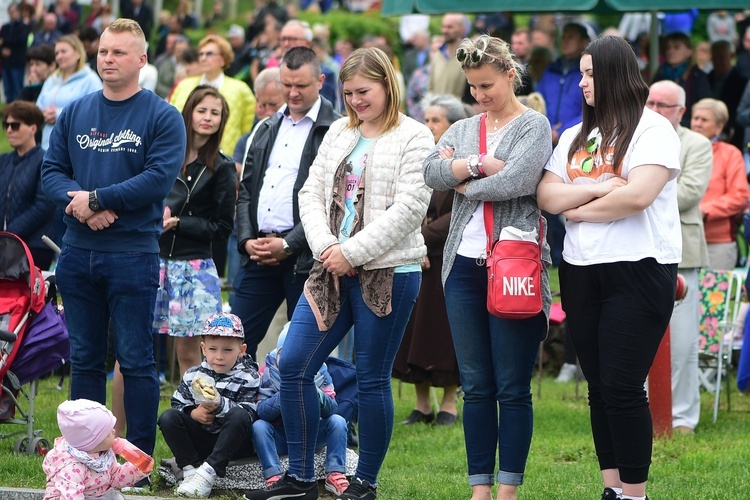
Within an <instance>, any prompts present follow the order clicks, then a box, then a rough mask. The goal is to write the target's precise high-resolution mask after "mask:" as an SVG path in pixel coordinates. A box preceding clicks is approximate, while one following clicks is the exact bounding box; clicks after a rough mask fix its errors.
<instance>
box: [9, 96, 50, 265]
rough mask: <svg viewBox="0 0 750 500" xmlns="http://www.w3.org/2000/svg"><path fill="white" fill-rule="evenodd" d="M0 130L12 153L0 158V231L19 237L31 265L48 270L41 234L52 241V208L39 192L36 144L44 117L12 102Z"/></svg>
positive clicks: (32, 107)
mask: <svg viewBox="0 0 750 500" xmlns="http://www.w3.org/2000/svg"><path fill="white" fill-rule="evenodd" d="M2 116H3V122H2V124H3V130H4V131H5V133H6V135H7V137H8V144H10V146H11V147H12V148H13V151H12V152H10V153H6V154H4V155H0V220H2V230H3V231H10V232H11V233H15V234H17V235H18V236H20V237H21V239H22V240H23V241H24V242H26V245H27V246H28V247H29V250H31V255H32V256H33V257H34V263H35V264H36V266H37V267H38V268H40V269H44V270H46V269H49V267H50V264H51V263H52V259H53V257H54V253H53V252H52V250H51V249H49V248H48V247H47V245H45V244H44V243H43V242H42V235H47V236H49V237H50V238H53V239H54V236H55V235H54V223H53V214H54V213H55V206H54V205H53V204H52V202H51V201H50V200H49V199H48V198H47V196H46V195H45V194H44V193H43V192H42V186H41V180H40V172H41V168H42V158H43V156H44V150H42V147H41V146H39V145H38V144H37V142H36V132H37V130H40V129H41V128H42V124H43V123H44V116H43V115H42V112H41V110H40V109H39V108H37V107H36V104H34V103H33V102H28V101H14V102H12V103H10V104H8V105H7V106H5V109H3V115H2Z"/></svg>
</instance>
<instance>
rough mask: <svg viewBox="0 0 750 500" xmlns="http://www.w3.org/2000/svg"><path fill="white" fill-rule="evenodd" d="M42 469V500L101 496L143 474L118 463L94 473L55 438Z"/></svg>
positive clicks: (134, 481) (77, 499) (130, 465)
mask: <svg viewBox="0 0 750 500" xmlns="http://www.w3.org/2000/svg"><path fill="white" fill-rule="evenodd" d="M42 469H44V473H45V474H46V475H47V489H46V491H45V493H44V500H58V499H60V500H83V498H84V497H86V496H94V497H98V496H102V495H104V494H105V493H106V492H107V490H109V489H111V488H118V489H119V488H124V487H126V486H132V485H133V484H134V483H136V482H137V481H139V480H140V479H142V478H144V477H146V474H143V473H142V472H140V471H139V470H138V469H136V467H135V466H134V465H133V464H131V463H129V462H125V463H124V464H119V463H118V462H117V460H114V461H113V462H112V465H111V466H110V467H109V468H108V469H107V470H105V471H104V472H96V471H93V470H91V469H89V468H88V467H86V466H85V465H84V464H83V463H81V462H79V461H78V460H77V459H76V458H75V457H73V456H72V455H71V454H70V453H68V451H67V443H66V441H65V439H63V438H61V437H59V438H57V439H55V446H54V448H52V450H50V452H49V453H47V456H46V457H44V463H43V464H42Z"/></svg>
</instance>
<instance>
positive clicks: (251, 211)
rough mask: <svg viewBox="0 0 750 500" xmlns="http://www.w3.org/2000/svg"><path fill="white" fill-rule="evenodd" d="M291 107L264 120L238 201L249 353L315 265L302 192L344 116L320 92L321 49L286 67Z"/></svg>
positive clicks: (298, 52)
mask: <svg viewBox="0 0 750 500" xmlns="http://www.w3.org/2000/svg"><path fill="white" fill-rule="evenodd" d="M280 74H281V87H282V94H283V96H284V102H285V103H286V104H285V105H284V106H282V107H281V109H279V111H278V112H277V113H276V114H275V115H274V116H271V117H270V118H268V119H267V120H266V121H264V122H263V123H261V124H259V125H258V130H257V132H256V133H255V136H254V137H253V141H252V143H251V144H250V149H249V150H248V153H247V157H246V160H245V166H244V174H243V178H242V182H241V184H240V191H239V196H238V200H237V242H238V244H237V249H238V251H239V252H240V256H241V258H242V267H241V268H240V270H239V272H238V273H237V276H236V278H235V280H234V293H235V295H234V302H233V305H232V312H233V313H234V314H236V315H237V316H239V317H240V319H242V325H243V327H244V329H245V343H246V344H247V353H249V354H250V355H251V356H252V357H253V359H256V360H257V359H258V358H257V353H256V351H257V348H258V344H259V343H260V341H261V340H263V337H265V335H266V331H267V330H268V327H269V325H270V324H271V321H272V320H273V316H274V315H275V314H276V311H277V310H278V308H279V307H280V306H281V304H282V303H283V302H284V301H286V306H287V316H288V318H289V319H291V317H292V313H293V312H294V308H295V306H296V305H297V300H299V297H300V295H301V294H302V287H303V285H304V283H305V280H306V279H307V276H308V274H309V272H310V268H311V267H312V260H313V259H312V254H311V252H310V249H309V247H308V246H307V240H306V238H305V231H304V229H303V228H302V224H301V222H300V219H299V206H298V198H297V195H298V194H299V190H300V189H301V188H302V185H303V184H304V183H305V180H306V179H307V174H308V172H309V168H310V165H311V164H312V162H313V160H314V159H315V156H316V154H317V153H318V147H319V146H320V143H321V142H322V141H323V136H324V135H325V134H326V132H327V131H328V127H329V126H330V125H331V123H332V122H333V121H335V120H336V119H337V118H339V114H338V113H336V112H335V111H334V109H333V105H332V104H331V103H330V101H328V100H327V99H325V98H324V97H322V96H320V89H321V88H322V86H323V81H324V79H325V77H324V76H323V74H322V73H321V68H320V62H319V60H318V58H317V56H316V55H315V52H313V51H312V49H310V48H308V47H294V48H292V49H289V51H288V52H287V53H286V54H285V55H284V59H283V61H282V64H281V66H280Z"/></svg>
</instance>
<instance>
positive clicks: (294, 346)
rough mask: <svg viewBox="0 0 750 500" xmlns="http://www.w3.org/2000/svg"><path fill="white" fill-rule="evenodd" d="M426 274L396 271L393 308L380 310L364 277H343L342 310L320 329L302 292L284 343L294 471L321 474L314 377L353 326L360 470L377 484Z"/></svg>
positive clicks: (307, 477) (284, 395) (284, 398)
mask: <svg viewBox="0 0 750 500" xmlns="http://www.w3.org/2000/svg"><path fill="white" fill-rule="evenodd" d="M421 278H422V273H420V272H414V273H398V274H395V275H394V277H393V294H392V300H391V304H392V311H391V313H390V314H389V315H387V316H384V317H382V318H380V317H378V316H376V315H375V314H374V313H373V312H372V311H370V309H369V308H368V307H367V305H366V304H365V302H364V300H363V298H362V289H361V288H360V284H359V278H358V277H357V276H353V277H349V276H345V277H343V278H342V279H341V285H340V286H341V296H340V297H341V313H340V314H339V316H338V318H336V322H335V323H334V324H333V326H332V327H331V329H330V330H327V331H325V332H321V331H319V330H318V325H317V322H316V321H315V316H314V314H313V312H312V310H311V309H310V305H309V304H308V302H307V298H306V297H305V296H304V295H302V297H300V300H299V302H298V303H297V308H296V309H295V310H294V315H293V316H292V324H291V326H290V327H289V333H288V334H287V338H286V341H285V342H284V355H283V359H284V361H283V363H281V365H280V367H279V368H280V371H281V414H282V417H283V419H284V427H285V429H286V436H287V443H288V445H289V473H290V474H291V475H292V477H295V478H297V479H299V480H303V481H314V480H315V463H314V455H315V446H314V445H315V443H316V441H317V436H318V423H319V421H320V403H319V401H318V393H317V390H316V389H315V383H314V380H313V378H314V377H315V374H316V373H317V372H318V370H320V367H321V366H322V365H323V362H324V361H325V359H326V357H327V356H328V355H329V354H330V353H331V351H333V349H334V348H335V347H336V346H337V345H338V344H339V342H341V339H343V338H344V335H346V333H347V332H348V331H349V328H350V327H351V326H352V325H354V329H355V330H356V332H357V335H355V337H354V350H355V355H356V358H357V365H356V367H357V383H358V390H359V452H360V453H359V465H358V466H357V472H356V476H357V477H359V478H361V479H365V480H367V481H369V482H370V483H371V484H377V478H378V472H380V467H381V465H382V464H383V459H384V458H385V454H386V452H387V451H388V445H389V443H390V440H391V434H392V432H393V395H392V394H391V370H392V368H393V360H394V359H395V357H396V352H397V351H398V347H399V345H400V344H401V338H402V337H403V336H404V330H405V329H406V323H407V322H408V321H409V316H410V315H411V310H412V308H413V307H414V303H415V302H416V300H417V294H418V293H419V285H420V282H421Z"/></svg>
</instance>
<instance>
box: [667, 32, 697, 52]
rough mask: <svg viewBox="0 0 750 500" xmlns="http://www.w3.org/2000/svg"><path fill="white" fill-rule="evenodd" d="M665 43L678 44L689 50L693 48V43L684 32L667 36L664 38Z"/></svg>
mask: <svg viewBox="0 0 750 500" xmlns="http://www.w3.org/2000/svg"><path fill="white" fill-rule="evenodd" d="M664 42H665V43H666V42H677V43H681V44H682V45H684V46H685V47H687V48H689V49H692V48H693V41H692V40H690V37H689V36H687V35H686V34H685V33H683V32H682V31H673V32H672V33H669V34H667V36H665V37H664Z"/></svg>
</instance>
